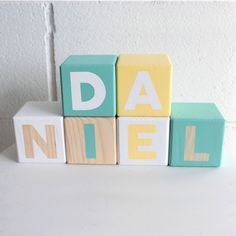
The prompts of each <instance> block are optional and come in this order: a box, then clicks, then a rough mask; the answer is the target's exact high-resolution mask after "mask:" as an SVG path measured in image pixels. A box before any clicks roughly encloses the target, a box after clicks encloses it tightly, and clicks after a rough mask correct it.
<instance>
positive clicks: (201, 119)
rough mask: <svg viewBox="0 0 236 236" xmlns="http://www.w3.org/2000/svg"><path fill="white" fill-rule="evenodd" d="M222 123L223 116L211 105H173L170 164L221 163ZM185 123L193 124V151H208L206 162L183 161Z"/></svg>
mask: <svg viewBox="0 0 236 236" xmlns="http://www.w3.org/2000/svg"><path fill="white" fill-rule="evenodd" d="M224 123H225V122H224V119H223V117H222V115H221V114H220V112H219V111H218V109H217V108H216V106H215V105H214V104H209V103H208V104H193V103H191V104H182V103H176V104H173V105H172V117H171V133H170V158H169V164H170V165H171V166H202V167H204V166H205V167H207V166H209V167H210V166H212V167H217V166H220V163H221V156H222V147H223V137H224ZM187 126H196V140H195V153H209V155H210V157H209V161H208V162H198V161H185V160H184V147H185V133H186V127H187Z"/></svg>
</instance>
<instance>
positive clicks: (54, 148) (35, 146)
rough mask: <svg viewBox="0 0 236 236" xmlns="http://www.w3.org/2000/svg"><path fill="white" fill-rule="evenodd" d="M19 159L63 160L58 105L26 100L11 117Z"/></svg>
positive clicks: (63, 161) (60, 119) (60, 161)
mask: <svg viewBox="0 0 236 236" xmlns="http://www.w3.org/2000/svg"><path fill="white" fill-rule="evenodd" d="M14 127H15V135H16V144H17V150H18V160H19V162H35V163H41V162H47V163H50V162H51V163H65V161H66V158H65V147H64V146H65V144H64V128H63V117H62V111H61V104H59V103H58V102H28V103H26V104H25V105H24V106H23V107H22V108H21V109H20V110H19V111H18V112H17V114H16V115H15V116H14Z"/></svg>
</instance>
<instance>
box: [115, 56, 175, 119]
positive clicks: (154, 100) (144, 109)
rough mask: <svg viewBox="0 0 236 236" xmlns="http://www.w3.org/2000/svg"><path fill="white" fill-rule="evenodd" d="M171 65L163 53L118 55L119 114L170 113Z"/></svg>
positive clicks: (166, 114)
mask: <svg viewBox="0 0 236 236" xmlns="http://www.w3.org/2000/svg"><path fill="white" fill-rule="evenodd" d="M171 89H172V64H171V61H170V59H169V57H168V56H167V55H163V54H149V55H148V54H146V55H120V56H119V59H118V62H117V100H118V115H119V116H133V117H134V116H141V117H143V116H148V117H153V116H170V112H171Z"/></svg>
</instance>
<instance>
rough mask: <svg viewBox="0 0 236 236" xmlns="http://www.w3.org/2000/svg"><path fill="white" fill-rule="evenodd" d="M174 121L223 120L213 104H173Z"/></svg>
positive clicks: (172, 114)
mask: <svg viewBox="0 0 236 236" xmlns="http://www.w3.org/2000/svg"><path fill="white" fill-rule="evenodd" d="M171 116H172V117H173V118H174V119H204V120H205V119H214V120H215V119H220V120H222V119H224V118H223V116H222V115H221V113H220V111H219V110H218V108H217V107H216V105H215V104H214V103H173V104H172V108H171Z"/></svg>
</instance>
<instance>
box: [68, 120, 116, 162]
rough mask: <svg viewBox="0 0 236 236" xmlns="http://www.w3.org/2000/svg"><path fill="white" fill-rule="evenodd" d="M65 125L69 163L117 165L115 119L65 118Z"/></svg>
mask: <svg viewBox="0 0 236 236" xmlns="http://www.w3.org/2000/svg"><path fill="white" fill-rule="evenodd" d="M64 125H65V142H66V154H67V163H69V164H102V165H113V164H116V162H117V156H116V119H115V118H92V117H86V118H85V117H80V118H65V119H64ZM88 128H89V129H88ZM88 130H90V131H91V130H92V132H90V131H89V132H88ZM91 135H92V136H91ZM93 135H94V136H93ZM91 140H93V142H92V143H91ZM88 141H89V143H87V142H88ZM91 145H93V147H92V146H91ZM88 148H89V150H88ZM91 149H93V150H91Z"/></svg>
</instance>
